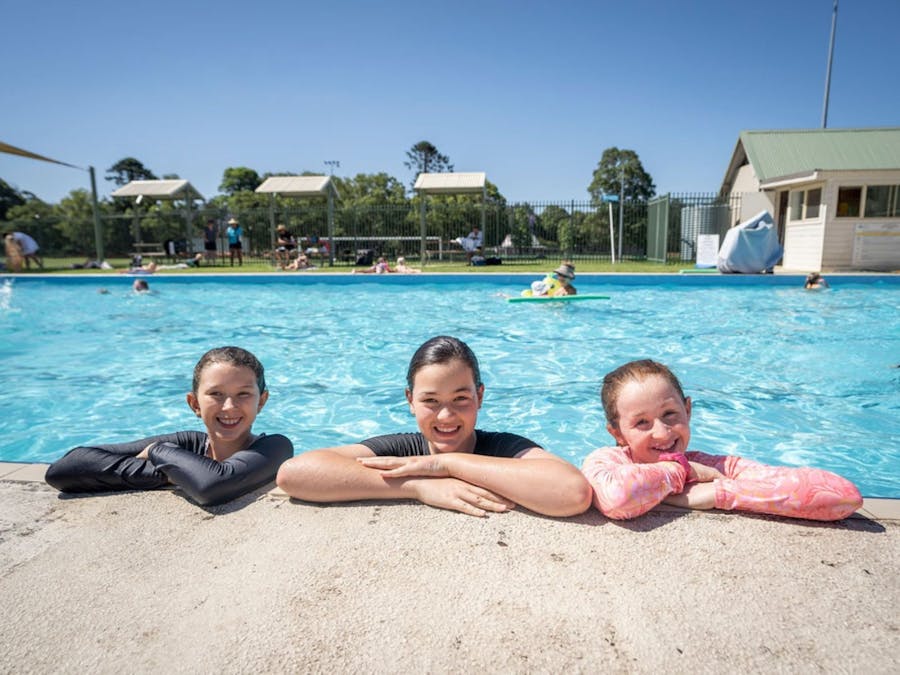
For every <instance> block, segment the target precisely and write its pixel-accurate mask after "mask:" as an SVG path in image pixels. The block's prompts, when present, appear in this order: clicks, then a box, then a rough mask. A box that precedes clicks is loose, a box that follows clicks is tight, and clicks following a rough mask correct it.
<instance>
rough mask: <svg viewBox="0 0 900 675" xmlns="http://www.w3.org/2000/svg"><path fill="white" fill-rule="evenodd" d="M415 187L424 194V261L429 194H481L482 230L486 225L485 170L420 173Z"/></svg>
mask: <svg viewBox="0 0 900 675" xmlns="http://www.w3.org/2000/svg"><path fill="white" fill-rule="evenodd" d="M413 189H414V190H415V191H416V192H418V193H419V194H421V195H422V196H423V199H422V203H421V206H420V219H419V220H420V223H421V232H422V262H423V263H424V262H425V258H426V256H425V236H426V231H427V228H426V227H425V202H426V199H425V197H427V195H461V194H479V193H480V194H481V231H482V232H484V225H485V211H484V208H485V203H486V202H487V176H486V175H485V173H484V172H483V171H475V172H468V173H420V174H419V175H418V177H417V178H416V183H415V185H414V186H413Z"/></svg>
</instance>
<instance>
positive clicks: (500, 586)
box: [0, 464, 900, 673]
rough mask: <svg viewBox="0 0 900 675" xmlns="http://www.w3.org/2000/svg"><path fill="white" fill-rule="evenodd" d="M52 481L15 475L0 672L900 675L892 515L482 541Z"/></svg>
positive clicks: (365, 511) (387, 512) (446, 530)
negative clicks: (70, 487) (69, 489)
mask: <svg viewBox="0 0 900 675" xmlns="http://www.w3.org/2000/svg"><path fill="white" fill-rule="evenodd" d="M45 468H46V467H45V465H38V464H33V465H10V464H0V598H2V600H3V609H4V611H3V612H0V639H2V644H3V649H2V650H0V672H51V671H52V672H60V673H67V672H73V673H74V672H100V673H106V672H109V673H112V672H136V673H142V672H158V671H166V672H191V673H197V672H203V673H205V672H209V673H212V672H216V673H220V672H221V673H233V672H249V671H253V672H278V673H280V672H372V673H388V672H390V673H396V672H416V673H419V672H438V673H443V672H462V671H466V672H468V671H485V672H490V673H509V672H656V671H659V670H660V669H663V668H665V669H667V670H670V671H674V672H728V671H731V672H735V671H736V672H866V673H895V672H898V670H900V614H898V610H897V608H898V607H900V581H898V570H900V508H898V504H900V500H867V501H866V504H865V505H864V509H863V510H862V512H861V513H860V514H858V516H857V517H854V518H851V519H848V520H846V521H843V522H840V523H833V524H824V523H809V522H803V521H797V520H787V519H778V518H768V517H758V516H748V515H739V514H731V513H722V512H702V513H701V512H687V511H682V510H679V509H666V510H660V511H659V512H654V513H651V514H648V515H646V516H644V517H642V518H639V519H636V520H634V521H630V522H625V523H621V522H613V521H609V520H607V519H606V518H604V517H603V516H601V515H600V514H599V513H597V512H596V511H594V510H591V511H589V512H588V513H587V514H584V515H582V516H578V517H575V518H568V519H552V518H544V517H541V516H536V515H534V514H532V513H529V512H527V511H524V510H522V511H514V512H511V513H507V514H502V515H496V516H492V517H490V518H485V519H476V518H470V517H467V516H463V515H460V514H456V513H452V512H448V511H442V510H437V509H431V508H429V507H427V506H423V505H420V504H415V503H410V502H398V503H388V502H357V503H350V504H342V505H313V504H306V503H302V502H295V501H291V500H286V499H284V498H280V497H279V496H278V495H277V491H272V490H271V486H269V487H268V488H263V489H260V490H258V491H256V492H255V493H253V494H250V495H247V496H245V497H243V498H241V499H238V500H236V501H234V502H231V503H229V504H226V505H223V506H220V507H214V508H201V507H198V506H196V505H193V504H191V503H190V502H188V501H187V500H185V499H184V498H182V497H181V496H180V495H179V494H178V493H177V492H173V491H159V492H149V493H144V494H135V493H117V494H104V495H97V496H91V497H79V496H61V495H60V494H59V493H57V492H56V491H55V490H53V489H52V488H50V487H49V486H47V485H46V484H44V483H43V482H42V480H41V479H42V477H43V471H44V469H45Z"/></svg>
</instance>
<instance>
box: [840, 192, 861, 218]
mask: <svg viewBox="0 0 900 675" xmlns="http://www.w3.org/2000/svg"><path fill="white" fill-rule="evenodd" d="M861 205H862V188H861V187H842V188H838V203H837V217H838V218H859V215H860V213H862V211H861V210H860V206H861Z"/></svg>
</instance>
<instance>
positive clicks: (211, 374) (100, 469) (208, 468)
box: [45, 347, 294, 506]
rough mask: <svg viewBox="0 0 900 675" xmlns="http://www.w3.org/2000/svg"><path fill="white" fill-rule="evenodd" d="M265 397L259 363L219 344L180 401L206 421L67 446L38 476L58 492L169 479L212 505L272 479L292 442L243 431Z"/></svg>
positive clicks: (143, 485) (155, 484)
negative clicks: (198, 426) (129, 438)
mask: <svg viewBox="0 0 900 675" xmlns="http://www.w3.org/2000/svg"><path fill="white" fill-rule="evenodd" d="M268 398H269V392H268V391H267V390H266V378H265V371H264V369H263V365H262V364H261V363H260V362H259V360H258V359H257V358H256V357H255V356H254V355H253V354H251V353H250V352H248V351H247V350H245V349H241V348H240V347H219V348H217V349H212V350H210V351H208V352H206V354H204V355H203V356H202V357H201V359H200V360H199V361H198V362H197V365H196V366H195V367H194V379H193V387H192V390H191V392H190V393H189V394H188V395H187V403H188V405H189V406H190V408H191V410H193V411H194V414H196V415H197V417H199V418H200V419H201V420H203V424H204V425H205V426H206V432H205V433H204V432H202V431H178V432H175V433H172V434H163V435H161V436H152V437H150V438H144V439H141V440H138V441H133V442H130V443H117V444H110V445H95V446H87V447H78V448H74V449H73V450H70V451H69V452H68V453H66V454H65V455H64V456H63V457H62V458H61V459H59V460H57V461H56V462H54V463H53V464H52V465H51V466H50V468H49V469H47V475H46V478H45V480H46V481H47V483H49V484H50V485H52V486H53V487H55V488H56V489H57V490H61V491H62V492H108V491H112V490H153V489H156V488H161V487H165V486H167V485H169V484H174V485H176V486H177V487H179V488H181V489H182V490H183V491H184V492H185V493H186V494H187V495H188V496H189V497H190V498H191V499H193V500H194V501H195V502H197V503H198V504H200V505H202V506H209V505H214V504H220V503H222V502H227V501H230V500H232V499H234V498H236V497H239V496H241V495H243V494H245V493H247V492H250V491H251V490H254V489H256V488H258V487H260V486H261V485H264V484H265V483H268V482H270V481H271V480H272V479H273V478H275V474H276V472H277V471H278V467H279V465H280V464H281V463H282V462H284V461H285V460H286V459H289V458H290V457H292V456H293V454H294V446H293V445H292V444H291V441H290V440H288V439H287V438H286V437H284V436H281V435H279V434H273V435H271V436H267V435H265V434H260V435H254V434H253V433H251V431H250V429H251V427H252V425H253V421H254V420H255V419H256V415H257V413H259V411H260V410H262V408H263V406H264V405H265V404H266V401H267V400H268Z"/></svg>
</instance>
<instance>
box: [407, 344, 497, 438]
mask: <svg viewBox="0 0 900 675" xmlns="http://www.w3.org/2000/svg"><path fill="white" fill-rule="evenodd" d="M483 397H484V385H482V386H480V387H476V386H475V378H474V376H473V375H472V369H471V368H469V366H467V365H466V364H465V363H463V362H462V361H460V360H459V359H454V360H453V361H449V362H447V363H439V364H432V365H429V366H423V367H422V368H420V369H419V371H418V372H417V373H416V375H415V379H414V380H413V390H412V391H410V390H409V389H407V390H406V400H407V401H409V410H410V412H412V414H413V415H415V417H416V423H417V424H418V425H419V431H421V432H422V434H423V435H424V436H425V440H426V441H428V448H429V449H430V450H431V452H432V453H438V452H472V450H474V449H475V422H476V420H477V418H478V409H479V408H480V407H481V400H482V398H483Z"/></svg>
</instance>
